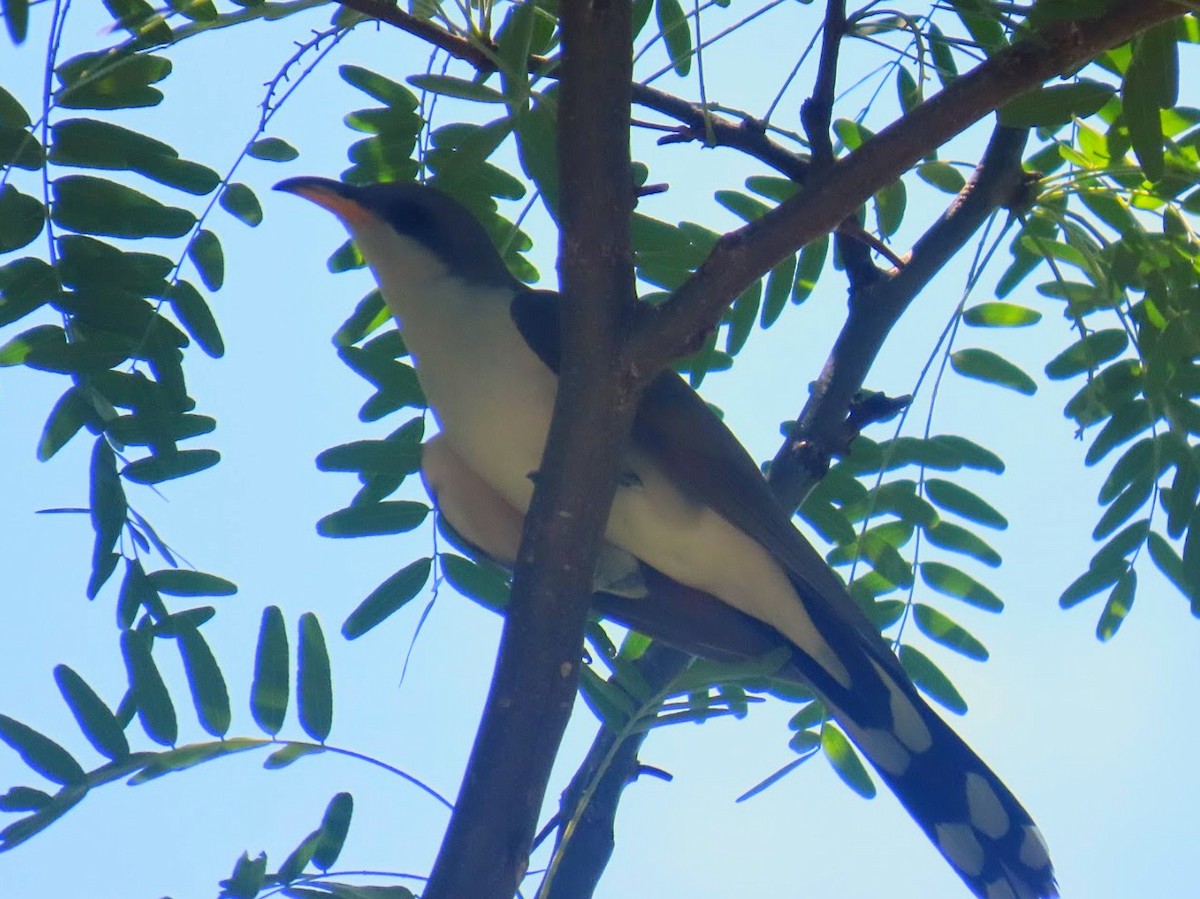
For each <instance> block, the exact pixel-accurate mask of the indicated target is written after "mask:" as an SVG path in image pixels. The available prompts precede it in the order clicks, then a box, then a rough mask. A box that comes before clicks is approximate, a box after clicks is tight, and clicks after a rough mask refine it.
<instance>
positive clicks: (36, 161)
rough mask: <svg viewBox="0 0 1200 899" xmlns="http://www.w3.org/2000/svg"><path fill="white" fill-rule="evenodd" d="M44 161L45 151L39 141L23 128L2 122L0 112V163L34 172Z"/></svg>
mask: <svg viewBox="0 0 1200 899" xmlns="http://www.w3.org/2000/svg"><path fill="white" fill-rule="evenodd" d="M23 111H24V110H22V112H23ZM45 163H46V151H45V149H44V148H43V147H42V144H41V142H40V141H39V140H38V139H37V138H36V137H34V136H33V134H32V133H31V132H29V131H26V130H25V129H24V128H16V127H13V126H11V125H6V124H4V118H3V114H2V113H0V165H6V166H12V167H13V168H18V169H25V170H26V171H29V172H36V171H38V170H39V169H41V167H42V166H43V165H45Z"/></svg>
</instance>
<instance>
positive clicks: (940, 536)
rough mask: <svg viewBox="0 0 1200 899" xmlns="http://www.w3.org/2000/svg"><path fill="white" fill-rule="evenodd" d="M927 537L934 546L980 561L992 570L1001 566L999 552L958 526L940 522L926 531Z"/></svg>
mask: <svg viewBox="0 0 1200 899" xmlns="http://www.w3.org/2000/svg"><path fill="white" fill-rule="evenodd" d="M925 536H926V538H928V540H929V542H930V543H932V544H933V545H934V546H940V547H941V548H942V549H949V550H953V551H954V552H959V553H962V554H963V555H967V556H970V557H971V558H973V559H978V560H979V561H980V562H982V563H983V564H985V565H990V566H991V567H992V568H996V567H998V566H999V565H1000V562H1001V559H1000V554H999V553H998V552H996V551H995V550H994V549H992V548H991V547H990V546H988V545H987V543H986V542H985V541H984V540H982V539H981V538H979V537H977V536H975V535H974V534H972V533H971V532H970V531H968V530H967V529H966V528H961V527H959V526H958V525H956V524H951V523H950V522H948V521H939V522H938V523H937V524H935V525H934V526H933V527H929V528H926V529H925Z"/></svg>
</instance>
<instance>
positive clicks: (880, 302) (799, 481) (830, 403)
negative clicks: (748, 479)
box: [770, 125, 1028, 507]
mask: <svg viewBox="0 0 1200 899" xmlns="http://www.w3.org/2000/svg"><path fill="white" fill-rule="evenodd" d="M1027 135H1028V132H1027V131H1026V130H1025V129H1016V128H1005V127H1003V126H999V125H998V126H996V128H995V130H994V131H993V132H992V137H991V140H990V141H989V142H988V146H987V150H986V151H985V152H984V155H983V158H982V159H981V160H980V163H979V165H978V166H977V167H976V169H975V173H974V174H973V175H972V176H971V180H970V181H969V182H968V183H967V185H966V186H965V187H964V188H963V189H962V190H961V191H960V192H959V194H958V196H957V197H956V198H955V201H954V203H953V204H952V205H951V206H950V208H949V209H948V210H947V211H946V212H945V213H944V214H943V215H942V217H941V218H939V219H938V220H937V222H935V223H934V224H933V225H932V226H931V227H930V228H929V229H928V230H927V231H926V232H925V234H924V235H922V236H921V238H920V240H918V241H917V243H916V244H915V245H914V246H913V251H912V254H911V257H910V259H909V261H908V264H907V265H905V267H904V268H903V269H899V270H896V271H893V272H892V273H891V274H890V275H888V276H885V277H883V278H880V279H878V280H876V281H874V282H872V283H870V284H867V285H865V286H864V287H863V288H862V289H861V290H858V291H855V292H853V293H852V294H851V297H850V303H849V313H848V315H847V316H846V323H845V324H844V325H843V326H842V330H841V332H840V333H839V334H838V338H837V340H836V342H835V343H834V346H833V350H832V351H831V352H830V354H829V358H828V360H826V362H825V367H824V368H823V369H822V371H821V375H820V377H819V378H818V379H817V381H816V383H815V384H814V386H813V388H812V391H811V392H810V394H809V398H808V401H807V402H806V403H805V406H804V409H803V410H802V411H801V413H800V417H799V419H798V420H797V425H796V428H795V430H794V431H793V434H792V436H791V437H789V438H788V439H787V440H785V441H784V444H783V446H782V447H781V448H780V450H779V452H778V453H777V454H776V456H775V459H774V460H773V461H772V462H771V471H770V481H771V486H773V487H774V488H775V490H776V492H777V493H778V494H779V495H780V497H781V498H782V499H783V501H784V503H785V504H786V505H788V506H789V507H794V506H796V505H798V504H799V502H800V500H801V499H803V497H804V496H805V494H807V492H808V491H809V490H810V489H811V488H812V485H813V484H815V483H816V482H817V481H818V480H820V479H821V478H822V477H824V475H825V472H826V471H827V470H828V468H829V460H830V457H831V456H833V455H836V454H837V453H840V452H844V451H845V450H846V448H847V445H848V443H849V440H850V439H852V438H853V437H855V436H857V429H854V431H853V432H852V433H849V434H848V433H847V432H846V422H847V415H848V414H849V412H850V409H851V405H852V403H853V401H854V397H855V395H856V394H857V393H858V391H859V390H861V389H862V386H863V382H864V380H865V379H866V376H867V372H868V371H869V370H870V368H871V365H872V364H874V362H875V357H876V356H877V355H878V354H879V350H880V349H881V348H882V346H883V342H884V340H885V339H886V338H887V335H888V333H889V332H890V331H891V329H892V327H893V326H894V325H895V324H896V322H897V321H898V320H899V319H900V316H901V315H903V314H904V311H905V310H906V309H907V308H908V307H909V304H911V303H912V301H913V300H914V299H915V298H916V296H917V294H919V293H920V292H921V290H922V289H923V288H924V287H925V285H926V284H928V283H929V281H930V279H932V278H933V276H934V275H935V274H937V272H939V271H940V270H941V269H942V267H943V266H945V264H946V263H947V262H948V261H949V260H950V259H951V257H953V256H954V255H955V254H956V253H957V252H958V251H959V250H960V249H962V247H963V246H964V245H965V244H966V242H967V241H968V240H969V239H970V238H971V235H973V234H974V233H975V232H976V231H977V230H978V229H979V227H980V225H982V224H983V222H984V220H985V219H986V218H987V217H988V216H989V215H991V214H992V212H994V211H995V210H996V209H998V208H1000V207H1001V206H1004V205H1005V204H1007V203H1008V202H1009V201H1010V200H1011V199H1012V198H1013V196H1014V194H1015V193H1016V192H1017V190H1018V189H1019V188H1021V187H1022V186H1023V184H1024V183H1025V175H1024V173H1023V172H1022V169H1021V154H1022V152H1023V151H1024V149H1025V140H1026V137H1027Z"/></svg>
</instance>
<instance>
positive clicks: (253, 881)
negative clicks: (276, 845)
mask: <svg viewBox="0 0 1200 899" xmlns="http://www.w3.org/2000/svg"><path fill="white" fill-rule="evenodd" d="M266 875H267V854H266V853H265V852H260V853H259V854H258V857H257V858H255V859H253V860H251V858H250V856H249V854H247V853H245V852H243V853H242V854H241V857H239V858H238V860H237V863H236V864H235V865H234V866H233V873H232V874H230V875H229V878H228V879H226V880H222V881H221V890H222V895H223V896H230V897H232V899H254V897H255V896H257V895H258V894H259V892H260V891H261V890H262V888H263V884H264V882H265V881H266Z"/></svg>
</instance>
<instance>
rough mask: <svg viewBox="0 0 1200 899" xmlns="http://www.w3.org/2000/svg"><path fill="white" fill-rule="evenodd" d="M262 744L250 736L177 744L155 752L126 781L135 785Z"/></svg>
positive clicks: (262, 743) (262, 742) (255, 747)
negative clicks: (144, 764) (184, 744)
mask: <svg viewBox="0 0 1200 899" xmlns="http://www.w3.org/2000/svg"><path fill="white" fill-rule="evenodd" d="M263 745H264V741H262V740H258V739H254V738H252V737H233V738H232V739H229V740H218V741H215V742H209V743H190V744H188V745H187V746H178V747H176V748H174V749H169V750H167V751H166V752H159V753H156V754H155V756H154V758H153V759H151V760H150V762H149V764H147V765H146V766H145V767H144V768H142V770H141V771H139V772H138V773H137V774H135V775H134V776H133V777H131V778H129V781H128V783H129V785H130V786H131V787H136V786H138V785H139V784H144V783H148V782H150V781H152V780H156V779H157V778H159V777H162V776H163V775H165V774H171V773H173V772H175V771H186V770H187V769H188V768H194V767H196V766H197V765H202V764H204V763H205V762H208V761H211V760H212V759H216V758H221V757H222V756H226V755H233V754H234V753H235V752H245V751H246V750H248V749H258V748H259V747H260V746H263Z"/></svg>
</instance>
